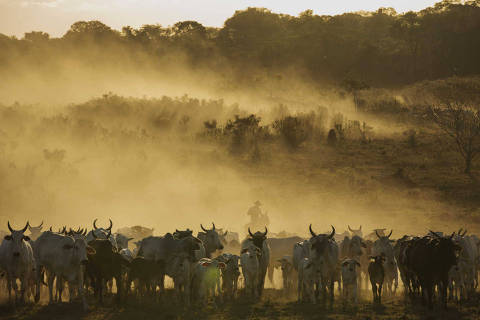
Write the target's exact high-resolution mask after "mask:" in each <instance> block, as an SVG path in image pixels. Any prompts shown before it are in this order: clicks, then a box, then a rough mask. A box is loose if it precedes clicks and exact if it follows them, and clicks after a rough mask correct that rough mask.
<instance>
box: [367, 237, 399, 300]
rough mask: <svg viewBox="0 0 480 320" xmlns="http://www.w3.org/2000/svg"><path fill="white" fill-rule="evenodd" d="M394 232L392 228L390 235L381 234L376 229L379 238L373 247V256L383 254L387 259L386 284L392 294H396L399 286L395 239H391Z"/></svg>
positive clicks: (385, 262) (384, 263)
mask: <svg viewBox="0 0 480 320" xmlns="http://www.w3.org/2000/svg"><path fill="white" fill-rule="evenodd" d="M392 233H393V230H391V231H390V233H389V234H388V235H381V234H379V233H378V232H377V231H376V230H375V234H376V236H377V238H378V239H377V240H376V241H375V242H374V243H373V247H372V253H373V256H380V255H382V254H383V255H384V256H385V261H384V262H383V268H384V270H385V280H384V286H385V289H386V292H388V293H389V294H390V295H393V294H395V292H396V291H397V288H398V269H397V261H396V259H395V251H394V249H393V245H392V243H394V242H395V241H394V240H391V239H390V237H391V236H392Z"/></svg>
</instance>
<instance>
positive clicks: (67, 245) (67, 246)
mask: <svg viewBox="0 0 480 320" xmlns="http://www.w3.org/2000/svg"><path fill="white" fill-rule="evenodd" d="M72 248H73V246H72V245H71V244H65V245H63V249H65V250H70V249H72Z"/></svg>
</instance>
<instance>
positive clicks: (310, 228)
mask: <svg viewBox="0 0 480 320" xmlns="http://www.w3.org/2000/svg"><path fill="white" fill-rule="evenodd" d="M308 230H310V233H311V234H312V237H316V236H317V234H316V233H315V232H313V230H312V224H311V223H310V226H309V227H308Z"/></svg>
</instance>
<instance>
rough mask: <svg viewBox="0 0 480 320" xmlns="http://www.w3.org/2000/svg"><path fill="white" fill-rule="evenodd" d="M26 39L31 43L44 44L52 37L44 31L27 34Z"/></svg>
mask: <svg viewBox="0 0 480 320" xmlns="http://www.w3.org/2000/svg"><path fill="white" fill-rule="evenodd" d="M24 39H25V40H27V41H31V42H44V41H48V40H49V39H50V35H49V34H48V33H46V32H42V31H32V32H26V33H25V37H24Z"/></svg>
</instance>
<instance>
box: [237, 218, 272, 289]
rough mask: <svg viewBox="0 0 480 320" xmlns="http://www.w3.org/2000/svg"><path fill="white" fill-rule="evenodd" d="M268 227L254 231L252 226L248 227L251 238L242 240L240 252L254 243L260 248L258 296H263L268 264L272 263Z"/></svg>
mask: <svg viewBox="0 0 480 320" xmlns="http://www.w3.org/2000/svg"><path fill="white" fill-rule="evenodd" d="M267 233H268V229H267V227H265V232H260V231H257V232H255V233H252V231H250V228H248V234H249V235H250V237H249V238H247V239H245V240H243V241H242V244H241V248H242V249H241V251H240V254H241V253H242V252H243V251H244V249H248V248H250V247H251V246H252V245H254V246H255V247H257V248H258V249H259V250H260V255H259V257H258V262H259V273H258V282H257V291H258V296H259V297H261V296H262V292H263V287H264V285H265V276H266V275H267V269H268V265H269V263H270V246H269V245H268V242H267V241H266V240H267Z"/></svg>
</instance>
